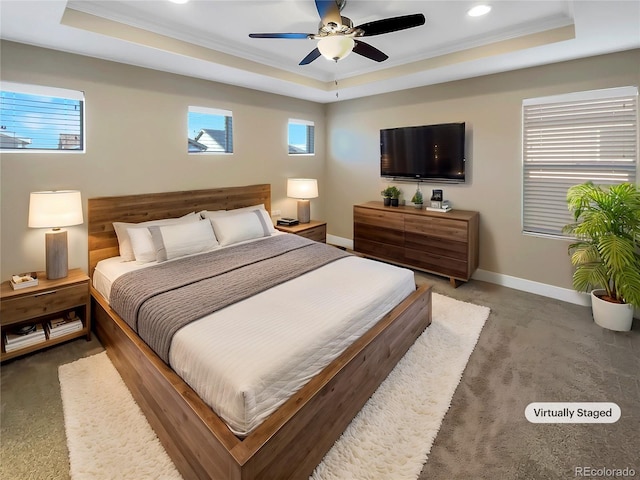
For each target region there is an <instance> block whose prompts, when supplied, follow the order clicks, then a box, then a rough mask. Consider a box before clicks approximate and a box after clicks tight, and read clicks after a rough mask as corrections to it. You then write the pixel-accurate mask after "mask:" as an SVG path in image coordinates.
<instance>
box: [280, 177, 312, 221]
mask: <svg viewBox="0 0 640 480" xmlns="http://www.w3.org/2000/svg"><path fill="white" fill-rule="evenodd" d="M317 196H318V181H317V180H316V179H315V178H289V179H287V197H290V198H297V199H298V221H299V222H300V223H309V222H310V221H311V213H310V210H311V207H310V202H309V199H310V198H316V197H317Z"/></svg>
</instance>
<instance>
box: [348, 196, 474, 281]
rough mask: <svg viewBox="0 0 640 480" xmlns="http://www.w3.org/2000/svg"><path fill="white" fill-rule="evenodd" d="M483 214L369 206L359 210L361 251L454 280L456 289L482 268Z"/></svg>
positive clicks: (356, 223)
mask: <svg viewBox="0 0 640 480" xmlns="http://www.w3.org/2000/svg"><path fill="white" fill-rule="evenodd" d="M478 228H479V214H478V212H473V211H467V210H451V211H449V212H446V213H440V212H431V211H427V210H425V209H420V210H419V209H417V208H415V207H413V206H400V207H385V206H383V204H382V202H368V203H363V204H362V205H355V206H354V207H353V245H354V250H355V251H356V252H359V253H362V254H363V255H366V256H368V257H372V258H377V259H380V260H386V261H390V262H393V263H397V264H400V265H404V266H408V267H410V268H414V269H416V270H424V271H426V272H429V273H435V274H438V275H443V276H446V277H449V279H450V281H451V284H452V285H453V286H457V285H458V281H467V280H469V278H471V275H472V274H473V272H474V271H475V270H476V268H478Z"/></svg>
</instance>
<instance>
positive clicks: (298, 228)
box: [276, 220, 327, 243]
mask: <svg viewBox="0 0 640 480" xmlns="http://www.w3.org/2000/svg"><path fill="white" fill-rule="evenodd" d="M276 229H278V230H280V231H281V232H286V233H293V234H295V235H299V236H301V237H305V238H308V239H309V240H315V241H316V242H321V243H327V222H319V221H317V220H311V221H310V222H309V223H299V224H298V225H293V226H291V227H288V226H285V225H276Z"/></svg>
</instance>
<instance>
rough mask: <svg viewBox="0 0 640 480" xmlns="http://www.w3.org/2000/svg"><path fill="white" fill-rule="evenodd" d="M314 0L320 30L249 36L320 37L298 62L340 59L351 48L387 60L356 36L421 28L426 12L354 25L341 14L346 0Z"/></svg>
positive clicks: (253, 36) (303, 63) (382, 60)
mask: <svg viewBox="0 0 640 480" xmlns="http://www.w3.org/2000/svg"><path fill="white" fill-rule="evenodd" d="M315 2H316V8H317V9H318V14H319V15H320V25H319V26H318V33H250V34H249V37H251V38H287V39H305V38H306V39H311V40H318V46H317V47H316V48H314V49H313V50H312V51H311V52H310V53H309V55H307V56H306V57H304V58H303V59H302V61H301V62H300V63H299V65H308V64H309V63H311V62H313V61H314V60H315V59H316V58H318V57H319V56H320V55H322V56H323V57H325V58H328V59H329V60H334V61H335V62H337V61H338V60H341V59H343V58H345V57H346V56H347V55H349V54H350V53H351V52H352V51H353V52H355V53H357V54H358V55H362V56H363V57H367V58H369V59H371V60H374V61H376V62H384V61H385V60H386V59H387V58H389V57H388V55H386V54H385V53H383V52H381V51H380V50H378V49H377V48H375V47H372V46H371V45H369V44H367V43H364V42H362V41H360V40H356V38H359V37H372V36H374V35H382V34H383V33H391V32H397V31H399V30H406V29H407V28H413V27H419V26H420V25H424V23H425V18H424V15H423V14H421V13H417V14H414V15H403V16H400V17H393V18H385V19H382V20H375V21H373V22H367V23H363V24H362V25H358V26H357V27H354V26H353V22H352V21H351V19H350V18H347V17H343V16H342V15H341V14H340V12H341V11H342V9H343V8H344V6H345V5H346V3H347V0H315Z"/></svg>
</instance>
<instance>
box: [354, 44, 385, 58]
mask: <svg viewBox="0 0 640 480" xmlns="http://www.w3.org/2000/svg"><path fill="white" fill-rule="evenodd" d="M355 42H356V45H355V47H353V50H352V51H353V52H354V53H357V54H358V55H362V56H363V57H367V58H370V59H371V60H375V61H376V62H384V61H385V60H386V59H387V58H389V56H388V55H387V54H386V53H384V52H381V51H380V50H378V49H377V48H376V47H372V46H371V45H369V44H368V43H364V42H360V41H359V40H355Z"/></svg>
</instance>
